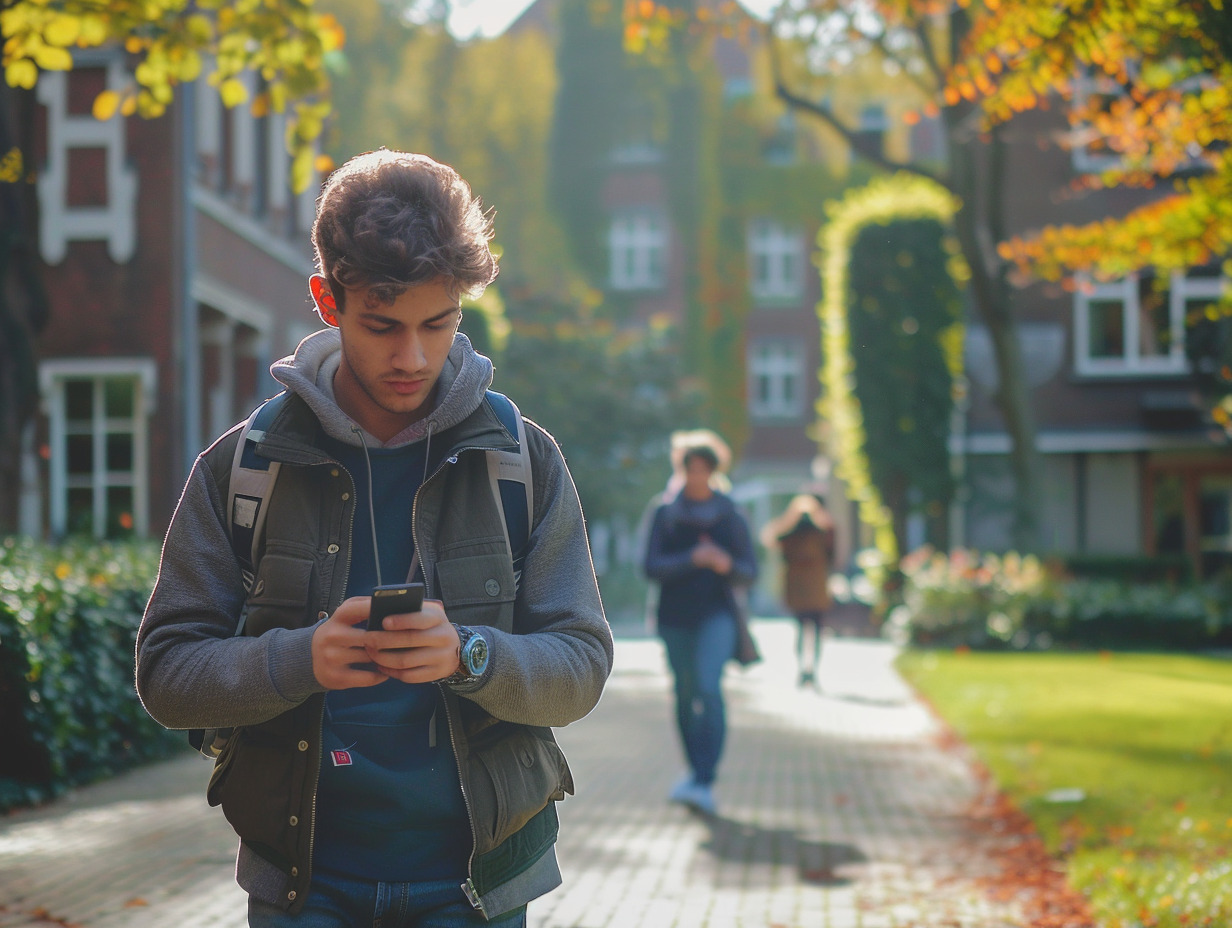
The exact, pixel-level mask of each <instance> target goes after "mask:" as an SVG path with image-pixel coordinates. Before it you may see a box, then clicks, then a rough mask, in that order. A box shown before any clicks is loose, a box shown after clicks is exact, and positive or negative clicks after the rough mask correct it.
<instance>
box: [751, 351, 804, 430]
mask: <svg viewBox="0 0 1232 928" xmlns="http://www.w3.org/2000/svg"><path fill="white" fill-rule="evenodd" d="M748 371H749V387H748V390H749V415H750V416H751V417H752V418H753V419H754V420H756V421H768V420H773V421H776V422H783V421H789V420H799V419H801V418H802V417H803V416H804V410H805V405H806V402H807V400H808V397H807V393H808V391H807V389H806V386H805V356H804V345H803V344H802V343H801V341H800V340H799V339H794V338H786V337H783V338H780V337H770V338H758V339H755V340H754V341H752V342H751V343H750V344H749V350H748ZM763 380H764V381H765V383H766V385H767V387H768V389H767V390H766V393H767V394H768V395H767V396H764V397H763V396H762V391H761V389H760V385H761V383H762V382H763Z"/></svg>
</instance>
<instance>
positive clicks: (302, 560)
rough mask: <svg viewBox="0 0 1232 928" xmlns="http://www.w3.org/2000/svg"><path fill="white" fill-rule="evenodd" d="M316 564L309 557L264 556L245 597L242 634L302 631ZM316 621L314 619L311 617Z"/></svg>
mask: <svg viewBox="0 0 1232 928" xmlns="http://www.w3.org/2000/svg"><path fill="white" fill-rule="evenodd" d="M315 567H316V561H315V560H314V559H312V558H310V557H304V556H295V555H292V554H276V553H269V552H267V553H266V555H265V556H264V557H262V558H261V563H260V565H259V566H258V567H257V577H256V580H255V581H254V582H253V587H252V594H251V595H250V596H249V597H248V602H247V606H246V608H247V610H248V618H247V624H246V626H245V634H247V635H260V634H262V633H264V632H267V631H269V630H270V629H271V628H301V627H303V626H304V625H305V624H306V623H307V621H308V619H309V618H310V616H309V615H308V601H309V596H310V593H311V590H312V574H313V569H314V568H315ZM311 618H312V620H313V621H315V616H313V617H311Z"/></svg>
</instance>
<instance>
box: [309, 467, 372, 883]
mask: <svg viewBox="0 0 1232 928" xmlns="http://www.w3.org/2000/svg"><path fill="white" fill-rule="evenodd" d="M331 465H332V466H333V467H336V468H338V469H339V470H340V471H341V472H342V473H344V474H346V477H347V480H349V481H350V483H351V500H352V501H354V502H353V505H352V506H351V519H350V524H348V525H347V535H346V537H347V538H350V537H351V535H352V534H353V533H354V531H355V506H357V505H359V503H358V501H357V500H355V478H354V477H352V476H351V472H350V471H349V470H347V469H346V468H345V467H344V466H343V465H342V463H341V462H340V461H332V460H327V461H324V462H322V464H321V466H322V467H328V466H331ZM351 547H352V546H351V545H350V544H348V545H347V559H346V565H345V566H344V567H343V568H342V592H343V595H344V596H345V595H346V587H347V584H348V583H349V582H350V581H351ZM325 605H327V606H328V605H329V602H328V601H327V602H326V603H325ZM334 608H337V607H336V606H335V607H334ZM328 695H329V694H328V693H322V694H321V712H320V714H319V715H317V747H316V755H317V762H316V764H315V768H314V770H313V771H312V774H311V776H312V809H311V812H310V813H309V819H310V820H309V822H308V859H307V860H306V861H304V867H305V870H306V873H307V879H308V881H309V884H308V885H311V879H312V858H313V852H314V851H315V848H316V839H317V789H318V787H320V785H321V761H322V760H323V759H324V757H325V699H326V697H327V696H328Z"/></svg>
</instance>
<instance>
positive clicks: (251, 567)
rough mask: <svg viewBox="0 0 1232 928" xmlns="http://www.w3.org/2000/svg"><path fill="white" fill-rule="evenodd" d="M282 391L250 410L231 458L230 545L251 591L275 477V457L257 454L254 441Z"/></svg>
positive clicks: (276, 406) (275, 409) (260, 436)
mask: <svg viewBox="0 0 1232 928" xmlns="http://www.w3.org/2000/svg"><path fill="white" fill-rule="evenodd" d="M286 399H287V393H286V391H283V392H282V393H279V394H278V395H277V396H274V397H271V398H270V399H268V400H266V401H265V402H264V403H262V404H261V405H260V406H258V407H257V408H256V409H254V410H253V411H252V415H250V416H249V417H248V420H247V421H246V422H245V423H244V426H243V428H242V429H241V430H240V438H239V441H238V442H236V444H235V457H234V458H233V459H232V461H231V483H230V488H229V489H228V491H227V512H229V513H230V515H231V522H230V528H231V549H232V550H233V551H234V552H235V557H236V559H237V560H238V561H239V562H240V569H241V571H242V572H243V575H244V592H246V593H251V592H252V585H253V583H254V581H255V580H256V563H257V551H258V549H259V547H260V545H261V536H262V533H263V530H264V528H265V517H266V515H267V514H268V513H269V505H268V502H269V498H270V495H271V494H272V493H273V490H274V482H275V481H276V480H277V479H278V469H279V468H280V467H281V465H280V464H279V463H278V462H277V461H271V460H270V459H269V458H265V457H262V456H261V455H259V454H257V443H258V442H260V441H261V440H262V439H263V438H264V437H265V430H266V429H267V428H269V426H270V424H271V423H272V422H273V421H274V417H275V416H276V415H278V411H279V410H280V409H281V408H282V406H283V404H284V403H285V402H286Z"/></svg>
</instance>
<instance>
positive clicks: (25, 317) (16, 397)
mask: <svg viewBox="0 0 1232 928" xmlns="http://www.w3.org/2000/svg"><path fill="white" fill-rule="evenodd" d="M18 94H19V91H15V90H13V89H12V88H10V87H8V86H7V85H6V84H5V83H4V82H3V81H0V158H5V157H13V156H14V155H16V156H17V157H22V156H24V152H25V151H28V150H29V145H28V144H24V143H28V142H29V139H30V132H29V120H28V118H25V117H28V116H29V109H30V108H29V107H22V106H20V105H19V100H18ZM29 170H30V169H29V165H28V164H25V163H24V161H23V162H22V166H21V168H20V169H19V170H18V171H17V172H16V173H17V176H16V177H14V178H3V179H0V533H8V532H12V531H14V530H15V529H16V528H17V510H18V503H19V487H20V486H21V479H20V478H21V433H22V430H23V428H24V427H25V424H26V423H27V422H28V421H29V419H30V417H31V416H32V415H33V414H34V412H35V409H36V408H37V404H38V368H37V359H36V357H35V348H36V346H35V337H36V336H37V335H38V333H39V332H40V331H41V330H42V329H43V327H44V326H45V325H46V323H47V316H48V305H47V294H46V292H45V290H44V289H43V282H42V278H41V276H40V270H39V262H38V253H37V250H36V248H35V246H34V243H33V241H32V240H31V238H30V223H29V218H28V217H29V216H30V215H31V212H30V209H31V208H32V206H33V204H32V203H31V202H30V201H31V199H32V198H31V195H30V185H29V183H28V182H27V177H28V176H29Z"/></svg>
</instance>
